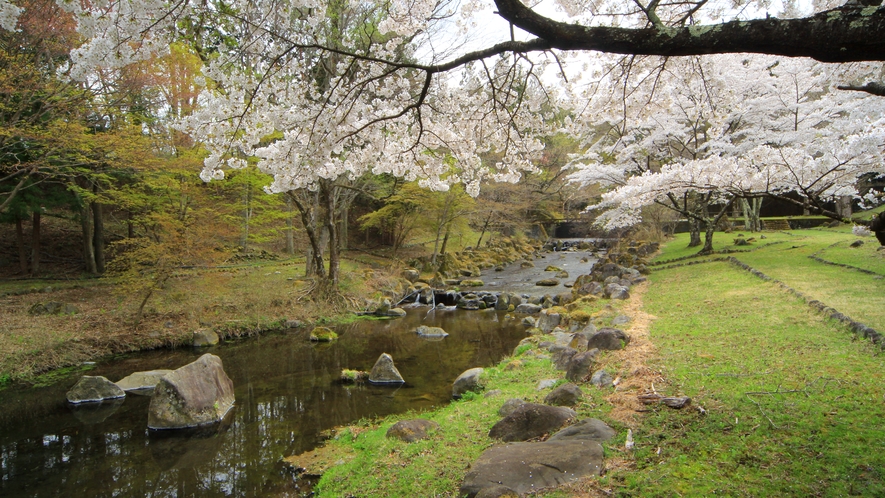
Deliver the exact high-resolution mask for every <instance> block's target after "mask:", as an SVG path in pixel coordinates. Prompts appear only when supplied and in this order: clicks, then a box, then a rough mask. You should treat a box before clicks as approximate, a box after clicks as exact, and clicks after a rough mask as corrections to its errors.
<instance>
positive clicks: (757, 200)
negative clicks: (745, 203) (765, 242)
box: [750, 197, 762, 232]
mask: <svg viewBox="0 0 885 498" xmlns="http://www.w3.org/2000/svg"><path fill="white" fill-rule="evenodd" d="M761 213H762V197H754V198H753V202H752V204H751V205H750V216H751V217H752V218H753V225H752V228H751V230H752V231H754V232H761V231H762V217H761V215H760V214H761Z"/></svg>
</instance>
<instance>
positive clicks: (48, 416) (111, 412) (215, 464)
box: [0, 308, 525, 497]
mask: <svg viewBox="0 0 885 498" xmlns="http://www.w3.org/2000/svg"><path fill="white" fill-rule="evenodd" d="M421 324H424V325H432V326H438V327H442V328H443V329H445V330H446V331H447V332H448V333H449V334H450V335H449V337H447V338H445V340H443V341H428V340H426V339H423V338H421V337H418V336H417V335H416V334H414V333H412V331H413V330H414V328H415V327H417V326H418V325H421ZM337 331H338V333H339V335H340V337H341V338H340V339H339V340H338V341H337V342H334V343H331V344H323V345H311V344H310V343H309V342H308V341H307V334H306V331H297V332H296V331H293V332H290V333H287V334H277V335H269V336H264V337H258V338H254V339H250V340H246V341H242V342H239V343H235V344H228V345H225V346H223V347H219V348H215V349H213V350H212V352H213V353H214V354H217V355H219V356H220V357H221V358H222V360H223V362H224V368H225V371H226V372H227V374H228V375H229V376H230V377H231V379H232V380H233V381H234V386H235V390H236V398H237V401H236V405H235V407H234V409H233V410H232V411H231V413H230V414H229V417H228V419H227V420H226V421H225V423H223V424H220V425H216V426H213V427H212V428H208V429H203V430H199V431H192V432H187V433H183V432H175V433H172V432H168V433H167V432H162V431H161V432H157V431H149V430H148V429H147V407H148V404H149V403H150V398H149V397H147V396H133V395H129V396H127V397H126V399H125V401H122V400H121V402H118V403H106V404H102V405H97V406H89V407H76V408H73V407H71V406H69V405H68V404H67V403H65V401H64V394H65V392H66V391H67V389H69V388H70V386H72V385H73V384H74V383H75V382H76V381H77V378H78V376H77V377H71V378H70V379H68V380H67V381H65V382H61V383H59V384H57V385H55V386H51V387H47V388H41V389H30V390H14V389H10V390H6V391H4V392H0V407H2V410H0V495H2V496H70V495H72V494H74V495H76V494H82V495H88V496H163V497H167V496H230V495H235V496H269V495H282V494H287V493H291V492H293V490H294V486H293V476H292V475H291V473H290V472H289V471H288V470H287V469H285V468H284V467H282V466H281V465H280V463H279V461H280V458H281V457H283V456H285V455H290V454H295V453H300V452H303V451H307V450H309V449H312V448H314V447H315V446H316V445H317V444H318V437H319V433H320V432H321V431H323V430H326V429H329V428H331V427H334V426H336V425H343V424H346V423H349V422H353V421H355V420H358V419H360V418H365V417H375V416H383V415H387V414H390V413H397V412H403V411H406V410H412V409H415V410H421V409H426V408H429V407H431V406H434V405H438V404H441V403H445V402H448V400H449V398H450V396H451V382H452V381H453V380H454V378H455V377H456V376H457V375H458V374H460V373H461V372H462V371H464V370H465V369H467V368H472V367H475V366H484V365H490V364H493V363H494V362H496V361H498V360H499V359H500V358H501V357H502V356H503V355H504V354H506V353H508V352H509V351H511V350H512V349H513V347H514V346H515V345H516V343H517V342H518V341H519V340H520V339H521V338H522V337H523V336H524V334H525V332H524V329H523V327H522V326H521V325H519V323H518V321H517V320H505V319H504V318H503V315H499V314H496V313H494V312H488V311H485V312H484V311H476V312H463V311H442V310H440V311H433V312H430V313H428V310H427V309H426V308H423V309H422V308H418V309H414V310H409V314H408V315H407V316H406V317H405V318H403V319H399V320H392V321H361V322H358V323H356V324H353V325H350V326H347V327H341V328H338V329H337ZM383 352H387V353H390V354H391V355H392V356H393V358H394V361H395V362H396V365H397V368H398V369H399V371H400V372H401V373H402V375H403V377H404V378H405V379H406V384H405V385H403V386H401V387H399V388H391V387H382V386H372V385H350V386H348V385H342V384H339V383H338V382H337V377H338V375H339V373H340V371H341V369H343V368H351V369H358V370H368V369H370V368H371V367H372V365H373V364H374V362H375V360H376V359H377V357H378V356H379V355H380V354H381V353H383ZM200 354H202V351H191V350H179V351H160V352H149V353H144V354H139V355H136V356H133V357H129V358H125V359H122V360H118V361H114V362H109V363H106V364H100V365H99V366H98V367H97V368H95V369H94V370H93V371H91V372H90V375H104V376H106V377H108V378H110V379H112V380H117V379H120V378H122V377H124V376H126V375H128V374H130V373H132V372H134V371H139V370H151V369H158V368H177V367H179V366H181V365H184V364H186V363H188V362H190V361H193V360H194V359H196V358H197V357H198V356H199V355H200Z"/></svg>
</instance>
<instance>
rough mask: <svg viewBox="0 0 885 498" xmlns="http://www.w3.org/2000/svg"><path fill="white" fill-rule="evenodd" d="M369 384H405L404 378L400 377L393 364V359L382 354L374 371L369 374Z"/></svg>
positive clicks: (373, 368)
mask: <svg viewBox="0 0 885 498" xmlns="http://www.w3.org/2000/svg"><path fill="white" fill-rule="evenodd" d="M369 382H370V383H372V384H395V385H399V384H404V383H405V382H406V381H405V380H403V376H402V375H400V373H399V370H397V369H396V365H394V364H393V357H391V356H390V355H389V354H387V353H381V356H379V357H378V360H377V361H376V362H375V366H373V367H372V371H371V372H369Z"/></svg>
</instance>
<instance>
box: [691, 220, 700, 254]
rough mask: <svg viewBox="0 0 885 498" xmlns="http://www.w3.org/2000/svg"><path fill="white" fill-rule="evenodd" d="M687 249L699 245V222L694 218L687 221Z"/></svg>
mask: <svg viewBox="0 0 885 498" xmlns="http://www.w3.org/2000/svg"><path fill="white" fill-rule="evenodd" d="M688 235H689V240H688V247H697V246H699V245H701V222H699V221H698V220H696V219H694V218H689V219H688Z"/></svg>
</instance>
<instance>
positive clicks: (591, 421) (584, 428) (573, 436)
mask: <svg viewBox="0 0 885 498" xmlns="http://www.w3.org/2000/svg"><path fill="white" fill-rule="evenodd" d="M615 434H617V432H615V430H614V429H612V428H611V427H609V426H608V425H606V423H605V422H603V421H602V420H599V419H596V418H585V419H584V420H581V421H580V422H578V423H576V424H574V425H570V426H568V427H566V428H565V429H562V430H561V431H559V432H557V433H556V434H554V435H552V436H550V438H549V439H547V442H548V443H549V442H552V441H587V440H589V441H596V442H599V443H604V442H606V441H608V440H609V439H611V438H613V437H615Z"/></svg>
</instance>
